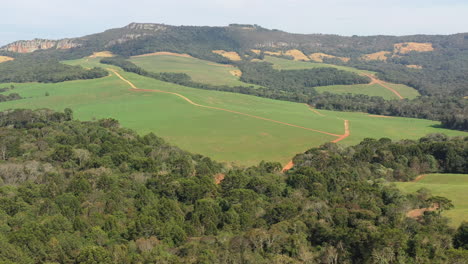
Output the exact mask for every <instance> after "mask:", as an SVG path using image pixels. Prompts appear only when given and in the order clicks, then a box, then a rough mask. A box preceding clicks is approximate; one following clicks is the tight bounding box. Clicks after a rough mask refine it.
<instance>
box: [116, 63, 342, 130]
mask: <svg viewBox="0 0 468 264" xmlns="http://www.w3.org/2000/svg"><path fill="white" fill-rule="evenodd" d="M108 70H109V71H111V72H113V73H114V74H115V75H116V76H117V77H119V78H120V79H121V80H122V81H124V82H126V83H128V85H130V87H132V90H134V91H137V92H153V93H165V94H173V95H176V96H178V97H180V98H182V99H184V100H185V101H187V102H188V103H190V104H192V105H195V106H198V107H203V108H208V109H213V110H219V111H224V112H229V113H233V114H238V115H243V116H248V117H252V118H256V119H261V120H265V121H269V122H273V123H277V124H281V125H285V126H290V127H296V128H300V129H304V130H309V131H313V132H317V133H321V134H325V135H330V136H334V137H340V135H337V134H333V133H328V132H325V131H321V130H317V129H312V128H307V127H303V126H298V125H294V124H290V123H286V122H281V121H277V120H274V119H269V118H265V117H261V116H256V115H251V114H246V113H242V112H237V111H233V110H229V109H224V108H219V107H214V106H207V105H201V104H198V103H195V102H193V101H192V100H190V99H189V98H187V97H185V96H183V95H181V94H178V93H174V92H167V91H161V90H154V89H140V88H137V87H136V86H135V85H134V84H133V83H132V82H130V81H129V80H127V79H125V78H124V77H122V75H120V74H119V73H118V72H117V71H115V70H113V69H109V68H108Z"/></svg>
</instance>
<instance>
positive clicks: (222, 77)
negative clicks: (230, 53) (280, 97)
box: [130, 54, 253, 87]
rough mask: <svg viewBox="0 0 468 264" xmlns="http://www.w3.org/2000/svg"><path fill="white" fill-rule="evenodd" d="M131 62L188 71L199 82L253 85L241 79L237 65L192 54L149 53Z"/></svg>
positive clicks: (148, 67)
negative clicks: (200, 57) (216, 61)
mask: <svg viewBox="0 0 468 264" xmlns="http://www.w3.org/2000/svg"><path fill="white" fill-rule="evenodd" d="M130 61H131V62H133V63H135V64H136V65H138V66H140V67H142V68H143V69H145V70H147V71H151V72H178V73H186V74H188V75H189V76H190V77H192V80H193V81H195V82H199V83H205V84H212V85H227V86H245V87H249V86H253V85H252V84H248V83H244V82H241V81H240V80H239V76H240V74H241V72H240V70H239V69H238V68H237V67H234V66H232V65H226V64H219V63H215V62H211V61H206V60H201V59H197V58H193V57H190V56H180V55H179V54H173V55H157V54H156V55H149V56H137V57H132V58H131V59H130Z"/></svg>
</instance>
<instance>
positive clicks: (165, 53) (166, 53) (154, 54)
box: [132, 51, 193, 58]
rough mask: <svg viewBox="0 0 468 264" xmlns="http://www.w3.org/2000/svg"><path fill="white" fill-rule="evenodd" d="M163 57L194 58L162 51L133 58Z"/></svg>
mask: <svg viewBox="0 0 468 264" xmlns="http://www.w3.org/2000/svg"><path fill="white" fill-rule="evenodd" d="M161 55H168V56H176V57H183V58H193V57H192V56H190V55H188V54H185V53H184V54H182V53H174V52H168V51H160V52H153V53H147V54H142V55H136V56H132V58H139V57H148V56H161Z"/></svg>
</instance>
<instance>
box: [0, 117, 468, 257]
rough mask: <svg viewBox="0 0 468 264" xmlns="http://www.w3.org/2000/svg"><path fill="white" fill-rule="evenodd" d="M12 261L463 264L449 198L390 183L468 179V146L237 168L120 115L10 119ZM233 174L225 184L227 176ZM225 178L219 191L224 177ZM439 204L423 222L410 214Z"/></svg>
mask: <svg viewBox="0 0 468 264" xmlns="http://www.w3.org/2000/svg"><path fill="white" fill-rule="evenodd" d="M0 135H1V136H0V154H1V155H0V159H1V162H0V262H3V263H463V261H464V260H466V257H467V255H468V252H467V249H468V241H467V236H468V223H464V224H462V225H461V226H460V227H459V228H458V229H456V230H455V229H452V228H450V227H449V226H448V225H447V219H445V218H444V217H443V216H441V214H440V212H441V210H447V209H449V208H450V207H451V202H450V201H449V200H447V199H444V198H442V197H435V196H432V195H431V194H430V192H428V191H427V190H421V191H420V192H418V193H416V194H410V195H404V194H402V193H401V192H400V191H398V189H396V188H395V187H394V186H393V185H392V184H390V183H389V182H388V181H389V180H408V179H412V178H413V177H414V176H415V175H416V174H418V173H421V172H453V173H467V172H468V171H467V170H468V168H467V164H466V160H467V158H468V157H467V153H468V138H453V139H450V138H446V137H445V136H442V135H431V136H428V137H425V138H422V139H420V140H418V141H402V142H392V141H391V140H389V139H380V140H372V139H366V140H364V141H363V142H362V143H360V144H359V145H357V146H353V147H347V148H343V147H341V146H339V145H336V144H333V143H330V144H326V145H325V146H322V147H320V148H314V149H311V150H309V151H307V152H306V153H305V154H303V155H299V156H297V157H296V158H295V159H294V161H295V162H296V163H297V165H296V166H295V167H294V168H293V169H292V170H290V171H289V172H287V173H285V174H284V173H282V172H281V165H280V164H279V163H276V162H261V163H260V164H259V165H257V166H253V167H249V168H237V167H234V168H227V167H225V166H224V165H223V164H220V163H217V162H215V161H212V160H210V159H209V158H207V157H203V156H201V155H196V154H191V153H188V152H185V151H182V150H180V149H178V148H176V147H173V146H170V145H169V144H167V143H166V142H164V140H162V139H161V138H159V137H157V136H156V135H154V134H148V135H144V136H140V135H137V134H136V133H135V132H133V131H131V130H128V129H124V128H120V126H119V123H118V121H116V120H113V119H103V120H98V121H94V122H79V121H75V120H73V112H72V111H71V110H70V109H65V111H64V112H63V113H59V112H53V111H50V110H45V109H43V110H36V111H31V110H12V111H7V112H3V113H0ZM220 175H222V176H223V177H224V179H223V178H222V177H221V178H220ZM215 179H223V180H222V181H221V182H220V184H216V183H219V180H218V181H216V180H215ZM435 201H437V203H439V204H440V205H441V206H440V208H439V210H437V211H434V212H426V213H425V215H424V216H423V218H422V219H420V220H415V219H411V218H407V217H406V216H405V214H406V210H408V208H420V207H421V208H424V207H428V206H430V205H431V203H433V202H435Z"/></svg>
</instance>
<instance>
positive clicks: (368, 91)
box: [315, 84, 403, 100]
mask: <svg viewBox="0 0 468 264" xmlns="http://www.w3.org/2000/svg"><path fill="white" fill-rule="evenodd" d="M315 90H317V92H319V93H324V92H329V93H335V94H347V93H351V94H365V95H368V96H381V97H383V98H384V99H387V100H391V99H398V97H397V96H396V95H395V94H394V93H392V92H391V91H390V90H388V89H382V87H381V86H380V85H378V84H370V85H368V84H354V85H329V86H320V87H315ZM402 96H403V95H402Z"/></svg>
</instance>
